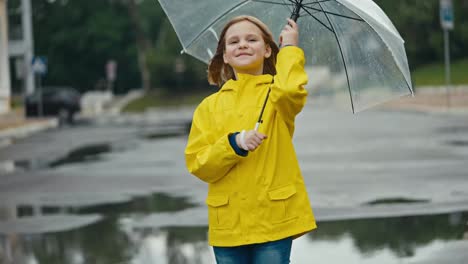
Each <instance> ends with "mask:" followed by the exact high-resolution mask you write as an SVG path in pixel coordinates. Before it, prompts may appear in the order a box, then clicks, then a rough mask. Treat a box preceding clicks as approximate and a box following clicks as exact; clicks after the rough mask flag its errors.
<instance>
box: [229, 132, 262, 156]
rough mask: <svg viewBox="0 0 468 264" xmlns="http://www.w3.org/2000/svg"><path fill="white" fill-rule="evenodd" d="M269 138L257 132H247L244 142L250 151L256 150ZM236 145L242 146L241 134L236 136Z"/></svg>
mask: <svg viewBox="0 0 468 264" xmlns="http://www.w3.org/2000/svg"><path fill="white" fill-rule="evenodd" d="M266 138H267V136H266V135H265V134H262V133H260V132H258V131H255V130H249V131H245V135H244V142H245V146H246V147H247V148H248V149H246V150H248V151H254V150H256V149H257V148H258V147H259V146H260V144H262V142H263V140H265V139H266ZM236 143H237V145H238V146H241V143H240V134H237V136H236Z"/></svg>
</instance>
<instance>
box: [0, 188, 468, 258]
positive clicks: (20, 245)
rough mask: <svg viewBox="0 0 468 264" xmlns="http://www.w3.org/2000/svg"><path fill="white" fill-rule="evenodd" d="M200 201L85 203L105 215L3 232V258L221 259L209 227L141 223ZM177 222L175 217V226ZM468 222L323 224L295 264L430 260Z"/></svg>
mask: <svg viewBox="0 0 468 264" xmlns="http://www.w3.org/2000/svg"><path fill="white" fill-rule="evenodd" d="M193 206H194V205H193V204H191V203H190V202H189V201H188V200H187V199H185V198H175V197H171V196H170V195H166V194H155V195H152V196H150V197H142V198H138V199H135V200H133V201H131V202H128V203H122V204H116V205H106V206H95V207H87V208H82V209H80V210H79V211H78V213H79V214H89V213H99V214H103V215H104V219H103V220H102V221H99V222H97V223H94V224H91V225H88V226H85V227H83V228H79V229H76V230H73V231H68V232H57V233H46V234H42V235H8V236H0V263H9V262H7V261H6V259H7V258H10V259H11V260H13V261H12V262H10V263H40V264H42V263H44V264H55V263H57V264H59V263H60V264H81V263H83V264H85V263H86V264H88V263H109V264H113V263H121V264H124V263H132V264H153V263H162V264H166V263H167V264H189V263H197V264H198V263H199V264H210V263H214V260H213V253H212V250H211V248H210V247H209V246H208V245H207V227H205V226H201V227H171V226H168V227H165V228H148V227H136V225H134V222H138V221H140V219H142V218H144V216H145V215H147V214H154V213H158V212H175V211H179V210H184V209H187V208H191V207H193ZM177 222H178V219H174V226H175V225H177ZM467 223H468V212H465V213H453V214H443V215H432V216H417V217H398V218H387V219H364V220H348V221H333V222H320V223H319V224H318V225H319V228H318V229H317V230H316V231H314V232H312V233H310V234H307V235H305V236H303V237H301V238H299V239H297V240H295V241H294V247H293V252H292V257H291V258H292V263H297V264H300V263H304V264H306V263H327V264H334V263H340V264H341V263H347V264H348V263H356V264H357V263H359V264H361V263H425V262H424V259H425V258H426V257H427V256H430V255H431V254H432V253H434V252H435V251H437V250H445V249H446V248H447V247H451V246H452V245H454V244H456V243H465V242H468V241H467V240H463V239H464V236H466V233H467V231H468V230H467ZM465 239H466V238H465ZM465 244H467V245H468V243H465ZM462 245H463V244H462ZM457 252H458V253H455V255H456V254H459V253H460V252H463V251H457ZM442 256H443V254H442ZM447 257H452V256H450V255H449V256H447ZM459 257H461V258H463V257H464V256H463V255H461V256H459ZM25 259H29V261H30V262H25V261H24V260H25ZM416 260H417V262H414V261H416ZM420 260H422V262H420ZM440 263H447V262H440ZM465 263H466V262H465Z"/></svg>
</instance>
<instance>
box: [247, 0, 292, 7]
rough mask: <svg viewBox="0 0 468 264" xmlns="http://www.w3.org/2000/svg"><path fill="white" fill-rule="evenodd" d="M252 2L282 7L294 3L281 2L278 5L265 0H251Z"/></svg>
mask: <svg viewBox="0 0 468 264" xmlns="http://www.w3.org/2000/svg"><path fill="white" fill-rule="evenodd" d="M251 1H252V2H258V3H266V4H272V5H282V6H292V5H294V3H290V4H288V3H286V2H285V1H284V0H283V3H278V2H273V1H267V0H251Z"/></svg>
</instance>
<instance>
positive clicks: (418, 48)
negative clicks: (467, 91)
mask: <svg viewBox="0 0 468 264" xmlns="http://www.w3.org/2000/svg"><path fill="white" fill-rule="evenodd" d="M375 2H376V3H377V4H378V5H379V6H380V7H381V8H382V10H384V12H385V13H386V14H387V15H388V17H389V18H390V20H392V22H393V23H394V25H395V27H396V28H397V29H398V31H399V32H400V34H401V36H402V37H403V39H404V40H405V46H406V53H407V55H408V61H409V63H410V68H412V69H415V68H417V67H419V66H420V65H424V64H428V63H432V62H435V61H443V58H444V39H443V31H442V29H441V26H440V17H439V0H425V1H413V0H399V1H394V0H375ZM453 3H454V16H455V30H454V31H453V32H451V45H450V47H451V52H452V56H454V57H458V58H462V57H468V49H467V48H466V45H467V43H468V16H466V15H465V14H467V13H468V1H467V0H455V1H453Z"/></svg>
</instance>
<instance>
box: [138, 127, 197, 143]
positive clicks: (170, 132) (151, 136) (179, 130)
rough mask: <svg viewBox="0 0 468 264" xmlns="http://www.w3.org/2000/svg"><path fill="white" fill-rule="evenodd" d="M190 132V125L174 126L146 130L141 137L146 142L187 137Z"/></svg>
mask: <svg viewBox="0 0 468 264" xmlns="http://www.w3.org/2000/svg"><path fill="white" fill-rule="evenodd" d="M189 131H190V127H189V125H188V124H185V123H184V124H173V125H170V124H169V125H166V126H159V127H157V128H144V131H143V132H142V133H141V135H140V136H141V137H142V138H144V139H146V140H157V139H166V138H172V137H179V136H186V135H188V133H189Z"/></svg>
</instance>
